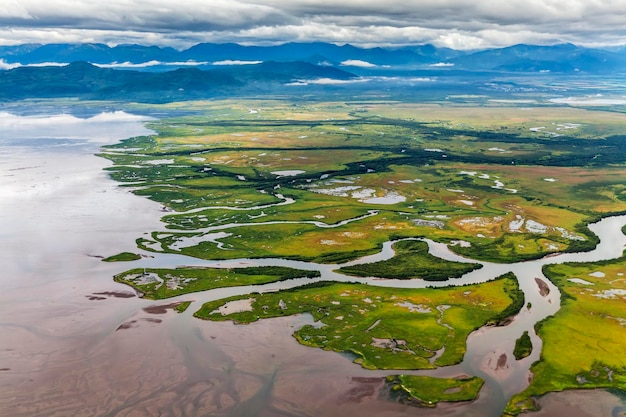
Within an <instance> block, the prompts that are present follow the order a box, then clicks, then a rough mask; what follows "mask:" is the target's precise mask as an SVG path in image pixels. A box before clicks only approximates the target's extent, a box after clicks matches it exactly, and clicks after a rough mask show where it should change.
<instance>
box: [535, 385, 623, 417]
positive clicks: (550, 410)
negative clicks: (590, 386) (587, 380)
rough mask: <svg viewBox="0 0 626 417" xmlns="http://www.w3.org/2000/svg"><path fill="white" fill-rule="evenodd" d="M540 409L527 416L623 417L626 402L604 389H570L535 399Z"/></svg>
mask: <svg viewBox="0 0 626 417" xmlns="http://www.w3.org/2000/svg"><path fill="white" fill-rule="evenodd" d="M536 401H537V402H538V404H539V406H540V407H541V410H539V411H537V412H534V413H530V414H528V417H624V416H626V402H625V401H623V400H621V399H620V398H619V397H617V396H616V395H613V394H611V393H610V392H607V391H604V390H571V391H563V392H555V393H550V394H546V395H544V396H543V397H541V398H539V399H538V400H536Z"/></svg>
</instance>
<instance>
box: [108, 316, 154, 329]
mask: <svg viewBox="0 0 626 417" xmlns="http://www.w3.org/2000/svg"><path fill="white" fill-rule="evenodd" d="M140 321H146V322H148V323H155V324H159V323H161V322H162V321H163V320H161V319H153V318H151V317H148V318H142V319H139V320H130V321H127V322H125V323H122V324H120V325H119V326H118V328H117V329H115V331H118V330H126V329H132V328H134V327H138V326H139V322H140Z"/></svg>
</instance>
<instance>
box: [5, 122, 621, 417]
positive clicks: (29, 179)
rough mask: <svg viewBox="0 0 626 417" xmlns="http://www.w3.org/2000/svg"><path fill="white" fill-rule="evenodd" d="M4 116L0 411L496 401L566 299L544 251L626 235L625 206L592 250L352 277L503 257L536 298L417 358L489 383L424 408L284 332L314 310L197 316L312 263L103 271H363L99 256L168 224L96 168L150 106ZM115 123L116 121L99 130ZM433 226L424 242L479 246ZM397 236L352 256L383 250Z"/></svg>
mask: <svg viewBox="0 0 626 417" xmlns="http://www.w3.org/2000/svg"><path fill="white" fill-rule="evenodd" d="M1 116H2V117H0V123H2V124H3V125H2V127H3V129H4V131H5V132H6V131H7V130H8V131H9V133H7V135H8V134H10V135H11V136H10V137H0V154H1V155H2V157H3V159H2V163H1V165H0V169H1V173H2V176H1V177H0V194H1V197H2V200H3V204H2V206H1V207H0V240H1V241H2V242H3V245H4V246H5V247H6V250H4V251H3V252H2V254H0V265H1V266H2V271H3V272H2V274H1V275H0V285H1V286H2V291H1V292H0V339H1V340H2V346H1V349H0V415H7V416H44V415H45V416H54V415H58V416H62V415H99V416H150V415H165V416H170V415H171V416H179V415H180V416H184V415H188V416H200V415H219V416H248V415H250V416H253V415H254V416H256V415H258V416H274V415H284V416H305V415H316V416H335V415H336V416H349V415H359V416H367V415H372V416H373V415H376V416H386V415H389V416H404V415H406V416H409V415H428V416H438V415H442V416H450V415H458V416H487V417H488V416H494V417H495V416H499V415H500V414H501V412H502V410H503V409H504V405H505V404H506V402H507V400H508V398H510V396H511V395H513V394H514V393H516V392H519V391H521V390H522V389H524V387H525V386H527V384H528V381H529V377H530V374H529V367H530V365H531V364H532V362H534V361H535V360H537V359H538V358H539V354H540V347H541V340H540V339H539V338H538V337H537V336H536V334H535V332H534V328H533V326H534V324H535V323H536V322H538V321H540V320H542V319H544V318H545V317H547V316H549V315H552V314H554V313H555V312H556V311H557V310H558V309H559V305H560V294H559V292H558V289H557V288H556V287H555V286H554V285H553V284H552V283H550V282H549V280H547V279H546V278H545V277H544V276H543V274H542V272H541V268H542V266H543V265H546V264H552V263H561V262H567V261H578V262H591V261H597V260H603V259H613V258H617V257H619V256H621V254H622V251H623V250H624V246H625V245H626V237H625V236H624V235H623V234H622V233H621V228H622V226H624V225H625V224H626V216H615V217H610V218H605V219H603V220H601V221H600V222H598V223H595V224H592V225H590V229H591V230H592V231H593V232H594V233H596V234H597V235H598V236H599V237H600V244H599V245H598V246H597V247H596V249H595V250H593V251H591V252H586V253H578V254H559V255H555V256H551V257H546V258H543V259H539V260H534V261H528V262H520V263H515V264H497V263H487V262H480V263H481V264H482V265H483V267H482V268H481V269H478V270H475V271H473V272H471V273H468V274H466V275H464V276H463V277H461V278H458V279H454V280H450V281H446V282H425V281H422V280H410V281H399V280H385V279H376V278H363V279H362V278H359V279H358V281H359V282H366V283H368V284H370V285H378V286H388V287H410V288H422V287H425V286H442V285H450V284H452V285H463V284H469V283H480V282H485V281H488V280H491V279H494V278H496V277H498V276H500V275H502V274H504V273H506V272H509V271H512V272H514V273H515V275H516V276H517V278H518V280H519V284H520V288H521V289H522V290H523V291H524V294H525V297H526V301H527V302H530V303H532V308H531V309H527V308H525V307H524V308H523V309H522V311H521V312H520V314H518V315H517V316H516V317H514V318H513V320H512V321H511V323H510V324H508V325H507V326H504V327H485V328H482V329H479V330H477V331H475V332H473V333H472V334H471V335H470V337H469V339H468V344H467V353H466V355H465V358H464V360H463V362H462V363H461V364H459V365H455V366H451V367H444V368H439V369H436V370H432V371H414V372H412V373H415V374H428V375H434V376H456V375H460V374H468V375H477V376H480V377H482V378H484V379H485V381H486V384H485V386H484V387H483V389H482V390H481V393H480V397H479V399H478V400H476V401H474V402H471V403H463V404H453V405H450V404H441V405H440V406H438V407H437V409H435V410H423V409H417V408H414V407H411V406H406V405H402V404H398V403H396V402H393V401H391V400H390V399H389V398H387V396H386V395H385V394H384V390H383V389H382V388H381V385H382V381H381V377H383V376H386V375H388V374H390V373H393V372H389V371H368V370H365V369H362V368H361V367H360V366H359V365H356V364H353V363H351V361H350V358H348V357H346V356H344V355H341V354H337V353H333V352H325V351H322V350H319V349H313V348H307V347H304V346H300V345H298V344H297V342H296V341H295V339H293V338H292V337H291V334H292V333H293V332H294V330H295V329H296V328H298V327H299V326H302V325H304V324H306V323H310V322H311V318H310V317H309V316H307V315H300V316H295V317H285V318H280V319H271V320H262V321H260V322H257V323H253V324H251V325H248V326H237V325H233V324H231V323H212V322H205V321H201V320H198V319H195V318H193V316H192V314H193V312H194V311H195V310H197V309H198V308H199V307H200V305H201V304H202V303H204V302H206V301H209V300H215V299H219V298H223V297H228V296H232V295H239V294H248V293H250V292H253V291H257V292H264V291H276V290H277V289H281V288H291V287H296V286H299V285H302V284H304V283H309V282H311V281H312V280H310V279H300V280H298V279H296V280H290V281H285V282H280V283H272V284H267V285H261V286H253V287H252V286H250V287H235V288H225V289H217V290H212V291H206V292H202V293H194V294H188V295H185V296H180V297H176V298H172V299H170V300H165V301H162V302H154V301H148V300H143V299H139V298H136V297H134V293H133V292H132V291H130V290H129V288H128V287H126V286H123V285H121V284H116V283H114V282H112V276H113V275H115V274H116V273H119V272H122V271H123V270H127V269H129V268H134V267H146V268H148V267H176V266H184V265H195V266H212V267H224V268H226V267H233V266H255V265H283V266H290V267H294V268H300V269H310V270H319V271H320V272H321V277H320V278H319V279H317V280H334V281H355V280H357V279H355V278H354V277H347V276H344V275H341V274H338V273H336V272H334V271H333V270H334V269H336V268H337V267H338V266H339V265H328V264H316V263H310V262H299V261H289V260H281V259H237V260H229V261H203V260H198V259H195V258H190V257H186V256H182V255H175V254H165V253H152V252H145V253H144V254H145V255H147V256H148V257H145V258H142V259H141V260H140V261H136V262H131V263H123V264H105V263H103V262H101V261H100V257H101V256H108V255H111V254H115V253H118V252H120V251H124V250H129V251H137V249H136V247H135V242H134V240H135V239H136V238H137V237H140V236H142V235H143V234H145V233H146V232H149V231H152V230H159V229H161V228H162V223H160V222H159V219H160V216H162V215H163V213H162V212H161V211H160V206H159V205H158V204H156V203H153V202H151V201H149V200H147V199H144V198H141V197H137V196H134V195H132V194H130V193H129V192H128V191H122V190H120V189H119V188H118V187H117V186H116V184H115V183H114V182H113V181H111V180H110V179H109V178H108V177H107V176H106V173H104V172H103V171H102V169H103V168H104V167H105V166H107V162H106V161H104V160H102V159H100V158H96V157H95V156H93V154H94V153H95V152H97V149H98V146H100V145H101V144H102V143H106V141H109V142H110V141H115V140H119V139H122V138H124V137H128V136H133V135H139V134H145V133H149V132H147V131H146V130H145V129H144V128H143V127H142V126H141V122H142V120H145V118H141V117H135V116H132V115H129V114H127V113H122V112H117V113H105V114H104V116H103V115H93V116H89V117H83V118H76V117H70V116H68V115H63V116H62V117H60V116H58V115H53V116H50V115H41V116H36V115H35V116H32V115H29V116H16V115H14V114H9V113H5V114H2V115H1ZM94 117H95V118H96V119H95V120H94ZM98 117H100V119H98ZM100 123H102V125H100ZM113 125H115V126H116V129H117V130H116V132H115V133H114V134H113V133H112V131H111V130H107V126H113ZM50 126H52V127H53V128H50ZM101 128H104V129H105V132H106V133H105V134H104V133H103V132H102V131H101V130H100V129H101ZM142 129H143V130H142ZM77 130H78V131H79V132H80V133H77V134H72V135H70V134H69V133H68V132H70V131H72V132H75V131H77ZM44 132H45V133H44ZM77 137H78V139H77ZM90 138H91V139H90ZM103 138H106V140H105V139H103ZM70 161H71V162H70ZM281 204H285V203H284V202H283V203H281ZM369 215H377V213H376V212H371V213H370V214H368V216H369ZM231 226H233V227H239V226H241V225H231ZM222 227H224V226H222ZM246 227H253V225H248V226H246ZM427 242H428V244H429V248H430V252H431V253H432V254H433V255H436V256H439V257H441V258H444V259H450V260H462V261H465V262H476V261H472V260H468V259H464V258H461V257H460V256H458V255H456V254H454V253H453V252H451V251H450V250H449V249H448V247H447V246H446V245H443V244H440V243H436V242H432V241H427ZM391 245H392V242H387V243H386V244H385V245H384V246H383V249H382V251H381V252H380V253H378V254H375V255H372V256H367V257H364V258H361V259H359V260H356V261H352V262H350V263H348V264H354V263H365V262H373V261H378V260H384V259H389V258H390V257H392V256H393V250H392V249H391ZM536 278H539V279H541V280H543V281H544V282H545V283H546V284H547V285H548V287H549V289H550V291H549V294H547V295H546V296H542V295H541V294H540V291H539V287H538V285H537V282H536ZM179 300H191V301H193V304H192V306H191V307H190V308H189V309H188V310H187V311H186V312H185V313H184V314H176V313H174V312H172V311H169V310H168V311H163V312H162V314H155V313H154V310H150V309H146V307H150V306H154V305H166V304H169V303H171V302H174V301H179ZM526 330H527V331H529V333H530V334H531V337H532V341H533V346H534V350H533V353H532V354H531V356H529V357H527V358H525V359H523V360H521V361H516V360H515V359H514V357H513V355H512V350H513V345H514V341H515V339H516V338H517V337H519V336H520V335H521V334H522V332H523V331H526ZM503 355H504V356H505V357H506V362H505V364H504V365H502V361H501V360H499V359H500V358H501V357H502V356H503ZM405 373H407V372H405ZM582 395H583V394H581V396H582ZM591 401H593V397H592V400H591ZM598 401H599V400H598ZM613 401H615V400H613ZM602 415H604V414H602ZM606 415H607V416H609V415H610V414H606Z"/></svg>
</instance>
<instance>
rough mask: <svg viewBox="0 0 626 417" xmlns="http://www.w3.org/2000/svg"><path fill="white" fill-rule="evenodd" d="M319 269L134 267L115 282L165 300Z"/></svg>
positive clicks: (307, 274)
mask: <svg viewBox="0 0 626 417" xmlns="http://www.w3.org/2000/svg"><path fill="white" fill-rule="evenodd" d="M319 276H320V273H319V271H305V270H299V269H293V268H287V267H282V266H263V267H249V268H230V269H224V268H203V267H196V268H194V267H186V268H176V269H156V268H146V269H131V270H130V271H126V272H123V273H121V274H119V275H116V276H115V281H117V282H123V283H125V284H128V285H130V286H131V287H133V288H135V289H136V290H138V291H140V292H142V293H143V297H144V298H148V299H151V300H162V299H164V298H170V297H175V296H177V295H181V294H188V293H191V292H198V291H206V290H211V289H215V288H224V287H234V286H242V285H259V284H267V283H270V282H278V281H285V280H288V279H294V278H316V277H319Z"/></svg>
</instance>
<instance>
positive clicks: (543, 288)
mask: <svg viewBox="0 0 626 417" xmlns="http://www.w3.org/2000/svg"><path fill="white" fill-rule="evenodd" d="M535 282H536V283H537V286H538V287H539V294H541V296H542V297H545V296H547V295H548V294H550V287H548V284H546V282H545V281H544V280H542V279H541V278H535Z"/></svg>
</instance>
